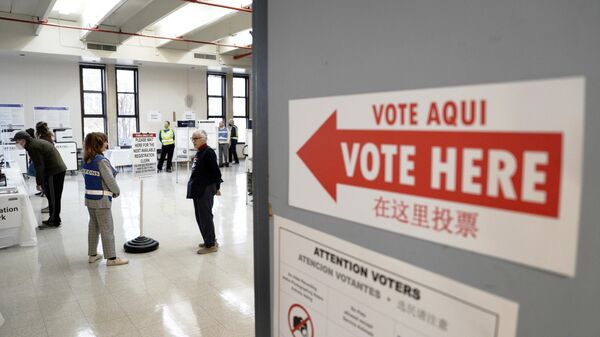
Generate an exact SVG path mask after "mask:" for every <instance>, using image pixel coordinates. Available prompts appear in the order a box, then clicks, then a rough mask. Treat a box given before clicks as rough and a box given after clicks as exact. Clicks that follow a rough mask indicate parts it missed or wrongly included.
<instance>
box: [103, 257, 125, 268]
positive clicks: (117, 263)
mask: <svg viewBox="0 0 600 337" xmlns="http://www.w3.org/2000/svg"><path fill="white" fill-rule="evenodd" d="M128 263H129V260H127V259H126V258H124V257H117V258H116V259H114V260H106V265H107V266H109V267H110V266H120V265H122V264H128Z"/></svg>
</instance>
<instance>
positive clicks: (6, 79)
mask: <svg viewBox="0 0 600 337" xmlns="http://www.w3.org/2000/svg"><path fill="white" fill-rule="evenodd" d="M0 103H18V104H23V105H24V108H25V127H26V128H28V127H34V126H35V125H34V123H35V121H34V120H33V107H34V106H36V105H41V106H66V107H68V108H69V111H70V112H71V127H73V130H74V132H73V133H74V136H75V140H76V141H77V144H78V146H81V112H80V111H81V103H80V94H79V68H78V65H77V63H68V62H64V61H60V60H45V61H43V62H40V60H37V59H31V58H28V57H26V56H25V57H20V56H7V55H2V56H1V57H0Z"/></svg>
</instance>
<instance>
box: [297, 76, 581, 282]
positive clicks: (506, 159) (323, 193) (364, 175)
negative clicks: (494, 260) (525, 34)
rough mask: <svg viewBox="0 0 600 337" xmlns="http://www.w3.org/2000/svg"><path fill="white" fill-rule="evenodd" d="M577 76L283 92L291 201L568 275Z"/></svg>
mask: <svg viewBox="0 0 600 337" xmlns="http://www.w3.org/2000/svg"><path fill="white" fill-rule="evenodd" d="M584 87H585V81H584V79H583V78H579V77H575V78H561V79H550V80H539V81H527V82H513V83H500V84H483V85H474V86H463V87H447V88H435V89H423V90H410V91H397V92H384V93H372V94H361V95H350V96H336V97H323V98H311V99H302V100H292V101H290V102H289V114H290V136H289V137H290V166H289V167H290V168H289V203H290V205H291V206H295V207H298V208H302V209H307V210H311V211H315V212H319V213H323V214H327V215H331V216H335V217H338V218H343V219H347V220H351V221H355V222H359V223H362V224H365V225H369V226H374V227H378V228H382V229H386V230H389V231H393V232H397V233H402V234H405V235H410V236H413V237H416V238H420V239H424V240H428V241H433V242H438V243H441V244H445V245H448V246H452V247H456V248H460V249H465V250H469V251H474V252H478V253H481V254H486V255H491V256H495V257H499V258H502V259H506V260H510V261H513V262H517V263H521V264H525V265H528V266H533V267H537V268H541V269H545V270H549V271H553V272H556V273H560V274H563V275H569V276H574V275H575V264H576V263H575V262H576V250H577V233H578V221H579V209H580V191H581V170H582V169H581V168H582V148H583V143H582V140H583V122H584V91H585V90H584Z"/></svg>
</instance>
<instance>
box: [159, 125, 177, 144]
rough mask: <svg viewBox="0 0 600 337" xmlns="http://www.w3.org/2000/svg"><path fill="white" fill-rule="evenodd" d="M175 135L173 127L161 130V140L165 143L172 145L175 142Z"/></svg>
mask: <svg viewBox="0 0 600 337" xmlns="http://www.w3.org/2000/svg"><path fill="white" fill-rule="evenodd" d="M173 136H175V135H174V134H173V129H169V130H162V129H161V130H160V140H161V142H162V144H163V145H172V144H173V143H175V142H174V141H173Z"/></svg>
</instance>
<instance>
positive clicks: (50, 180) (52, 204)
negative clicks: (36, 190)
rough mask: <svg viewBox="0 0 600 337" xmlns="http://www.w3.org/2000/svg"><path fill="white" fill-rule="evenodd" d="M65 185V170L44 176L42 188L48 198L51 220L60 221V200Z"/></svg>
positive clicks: (49, 219)
mask: <svg viewBox="0 0 600 337" xmlns="http://www.w3.org/2000/svg"><path fill="white" fill-rule="evenodd" d="M64 185H65V172H61V173H58V174H55V175H51V176H47V177H45V178H44V185H43V186H42V189H43V190H44V193H45V194H46V197H47V198H48V209H49V210H50V218H48V221H49V222H52V223H60V222H61V219H60V206H61V203H60V200H61V199H62V192H63V186H64Z"/></svg>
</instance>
